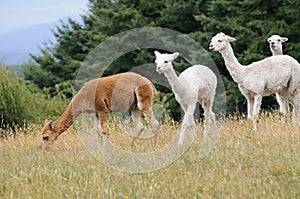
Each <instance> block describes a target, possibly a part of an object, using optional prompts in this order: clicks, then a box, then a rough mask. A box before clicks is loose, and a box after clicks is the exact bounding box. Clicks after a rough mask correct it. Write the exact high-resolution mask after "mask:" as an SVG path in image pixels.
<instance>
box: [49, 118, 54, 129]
mask: <svg viewBox="0 0 300 199" xmlns="http://www.w3.org/2000/svg"><path fill="white" fill-rule="evenodd" d="M49 127H50V129H51V130H53V128H54V126H53V122H52V120H50V121H49Z"/></svg>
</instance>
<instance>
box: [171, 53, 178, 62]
mask: <svg viewBox="0 0 300 199" xmlns="http://www.w3.org/2000/svg"><path fill="white" fill-rule="evenodd" d="M178 56H179V53H178V52H176V53H173V54H172V58H173V60H174V59H176V58H177V57H178Z"/></svg>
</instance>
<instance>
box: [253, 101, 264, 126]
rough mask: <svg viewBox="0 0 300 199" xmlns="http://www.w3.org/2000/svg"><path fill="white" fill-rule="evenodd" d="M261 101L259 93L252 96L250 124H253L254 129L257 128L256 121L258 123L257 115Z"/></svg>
mask: <svg viewBox="0 0 300 199" xmlns="http://www.w3.org/2000/svg"><path fill="white" fill-rule="evenodd" d="M261 101H262V96H261V95H256V96H255V97H254V106H253V119H252V121H253V122H252V124H253V129H254V130H255V131H257V130H258V127H257V123H258V116H259V111H260V106H261Z"/></svg>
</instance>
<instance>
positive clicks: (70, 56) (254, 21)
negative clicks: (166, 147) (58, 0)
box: [23, 0, 300, 119]
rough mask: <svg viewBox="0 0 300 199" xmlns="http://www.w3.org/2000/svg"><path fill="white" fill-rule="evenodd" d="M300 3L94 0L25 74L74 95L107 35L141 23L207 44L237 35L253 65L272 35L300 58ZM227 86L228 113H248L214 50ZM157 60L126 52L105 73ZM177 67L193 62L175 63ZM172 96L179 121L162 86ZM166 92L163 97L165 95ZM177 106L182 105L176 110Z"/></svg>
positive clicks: (243, 56)
mask: <svg viewBox="0 0 300 199" xmlns="http://www.w3.org/2000/svg"><path fill="white" fill-rule="evenodd" d="M299 8H300V1H298V0H270V1H264V0H243V1H240V0H230V1H229V0H187V1H186V0H167V1H161V0H155V1H148V0H89V4H88V11H87V12H85V13H84V14H82V15H81V20H82V21H81V22H78V21H75V20H73V19H71V18H70V19H69V20H68V21H67V22H63V21H61V23H60V25H58V26H57V27H56V28H55V29H54V30H53V34H54V36H55V38H56V42H55V43H50V42H49V43H48V44H47V45H45V46H44V47H43V48H42V49H41V55H34V54H32V55H31V57H32V58H33V60H34V62H30V63H26V64H24V65H23V75H24V78H25V79H26V80H28V81H30V82H32V83H33V84H35V85H36V86H37V87H39V88H40V89H45V88H46V89H48V90H49V93H50V95H51V96H55V95H57V94H61V93H64V94H65V96H66V97H68V98H70V97H72V89H70V88H71V86H72V85H73V83H74V79H75V78H76V74H77V72H78V69H79V68H80V66H81V64H82V62H83V61H84V60H85V58H86V56H87V55H88V54H89V53H90V52H91V51H92V50H93V49H94V48H95V47H97V46H98V45H99V44H100V43H101V42H103V41H104V40H105V39H107V38H108V37H111V36H113V35H116V34H118V33H120V32H123V31H127V30H131V29H134V28H142V27H162V28H168V29H171V30H176V31H178V32H180V33H183V34H186V35H188V36H189V37H191V38H193V39H194V40H195V41H197V42H198V43H199V44H201V46H203V47H204V48H207V47H208V45H209V42H210V40H211V38H212V37H213V36H214V35H215V34H216V33H218V32H224V33H226V34H228V35H231V36H233V37H235V38H236V39H237V41H236V42H235V43H234V44H233V45H234V46H233V48H234V51H235V53H236V57H237V58H238V59H239V61H240V62H241V63H243V64H245V65H246V64H249V63H251V62H253V61H257V60H260V59H262V58H265V57H267V56H271V52H270V50H269V46H268V43H267V41H266V40H267V38H268V37H269V36H271V35H272V34H278V35H281V36H284V37H287V38H288V39H289V41H288V42H287V43H285V45H284V53H285V54H289V55H291V56H292V57H294V58H296V59H297V60H298V61H299V60H300V56H299V55H300V38H299V30H300V12H299ZM209 53H210V56H211V57H212V58H213V60H214V62H215V63H216V65H217V67H218V69H219V71H220V73H221V74H222V77H223V81H224V84H225V88H226V96H227V112H228V113H232V112H236V111H237V112H240V113H243V112H244V111H245V109H246V105H245V99H244V97H242V95H241V94H240V92H239V90H238V89H237V85H236V84H235V83H233V82H232V79H231V77H230V75H229V73H228V71H227V70H226V68H225V65H224V61H223V59H222V57H221V56H220V54H219V53H213V52H209ZM151 60H152V61H153V60H154V56H153V50H140V51H134V52H130V53H127V54H126V55H124V56H122V57H120V58H119V59H117V60H116V61H115V62H114V63H113V64H112V65H113V66H112V67H109V68H108V69H107V70H106V71H105V74H104V75H111V74H116V73H120V72H124V71H129V70H130V69H131V68H132V67H135V66H138V65H141V64H144V63H149V61H151ZM175 66H176V67H175V69H176V70H177V71H182V70H184V69H185V68H186V67H187V66H188V64H187V63H184V62H182V60H181V61H178V63H175ZM158 90H159V91H160V92H162V93H164V94H165V95H166V96H168V99H167V100H165V99H164V100H165V101H166V103H165V104H166V106H167V108H168V109H170V110H171V115H172V117H173V118H174V119H179V118H180V109H179V108H178V107H179V106H178V104H177V103H176V101H175V100H174V96H173V95H172V93H171V92H170V91H169V90H166V89H164V88H161V87H158ZM160 96H163V95H160ZM276 106H277V105H276V103H275V100H274V97H270V98H267V99H266V100H265V101H264V107H265V108H275V107H276ZM176 107H177V108H176Z"/></svg>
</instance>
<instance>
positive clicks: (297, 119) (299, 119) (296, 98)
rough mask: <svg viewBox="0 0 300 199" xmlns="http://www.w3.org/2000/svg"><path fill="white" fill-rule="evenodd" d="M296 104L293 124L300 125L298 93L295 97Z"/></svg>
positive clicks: (299, 95) (299, 97)
mask: <svg viewBox="0 0 300 199" xmlns="http://www.w3.org/2000/svg"><path fill="white" fill-rule="evenodd" d="M294 102H295V106H294V110H293V114H294V116H293V119H294V121H293V123H295V124H297V125H300V93H298V94H297V95H296V96H295V97H294Z"/></svg>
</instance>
